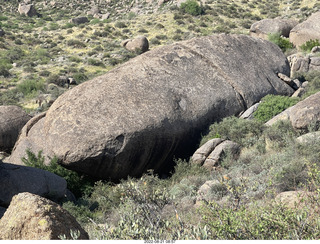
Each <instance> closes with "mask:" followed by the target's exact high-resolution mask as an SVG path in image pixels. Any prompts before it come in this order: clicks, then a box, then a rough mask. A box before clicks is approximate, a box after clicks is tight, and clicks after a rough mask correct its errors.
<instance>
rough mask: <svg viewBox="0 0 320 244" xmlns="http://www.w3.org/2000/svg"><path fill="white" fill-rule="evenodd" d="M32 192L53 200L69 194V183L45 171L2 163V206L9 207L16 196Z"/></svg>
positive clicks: (0, 192)
mask: <svg viewBox="0 0 320 244" xmlns="http://www.w3.org/2000/svg"><path fill="white" fill-rule="evenodd" d="M21 192H30V193H34V194H37V195H39V196H43V197H47V198H50V199H53V200H57V201H58V200H61V199H63V198H64V197H65V196H66V193H67V182H66V180H65V179H63V178H62V177H60V176H57V175H55V174H53V173H50V172H48V171H45V170H41V169H37V168H32V167H27V166H21V165H13V164H7V163H3V162H0V206H3V207H8V206H9V204H10V202H11V199H12V197H13V196H14V195H16V194H18V193H21Z"/></svg>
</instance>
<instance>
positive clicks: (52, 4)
mask: <svg viewBox="0 0 320 244" xmlns="http://www.w3.org/2000/svg"><path fill="white" fill-rule="evenodd" d="M181 2H183V1H172V0H171V1H144V0H143V1H142V0H141V1H78V0H77V1H76V0H75V1H68V2H66V1H59V0H57V1H32V2H31V1H22V2H19V1H4V3H3V4H2V5H1V8H2V12H1V13H2V15H1V16H0V27H1V30H2V32H1V33H3V34H0V35H1V37H0V50H1V53H0V55H1V57H2V61H1V64H0V77H1V78H0V91H1V99H0V104H19V105H22V106H23V107H24V108H25V109H27V110H28V111H34V110H37V111H43V110H46V109H47V108H48V106H50V104H52V102H53V101H54V100H55V99H56V98H57V97H58V96H59V95H60V94H62V93H63V92H64V91H65V90H66V88H67V87H68V86H69V83H71V84H70V85H71V86H74V85H75V84H79V83H81V82H83V81H85V80H88V79H91V78H93V77H95V76H97V75H100V74H103V73H105V72H107V71H108V70H110V69H112V68H113V67H115V66H116V65H118V64H119V63H123V62H125V61H127V60H128V59H130V58H132V57H134V56H135V55H136V53H135V52H131V51H128V50H126V49H124V48H123V46H122V44H123V41H124V40H127V39H134V38H136V37H137V36H141V35H143V36H145V37H147V39H148V40H149V47H150V49H153V48H155V47H157V46H159V45H167V44H170V43H173V42H175V41H180V40H186V39H190V38H193V37H197V36H204V35H210V34H213V33H221V32H223V33H248V31H249V28H250V26H251V24H253V23H254V22H256V21H258V20H260V19H265V18H274V17H277V16H283V17H290V18H291V17H292V18H296V19H297V20H298V21H302V20H304V19H305V18H306V17H307V16H309V15H310V14H311V13H312V12H315V11H317V9H319V3H317V1H292V2H290V3H289V2H287V1H279V0H276V1H223V0H221V1H203V2H202V7H201V12H200V15H197V16H193V15H190V14H186V13H184V12H183V11H181V9H179V7H178V6H180V4H181ZM23 3H25V6H30V4H32V6H33V7H32V10H30V7H24V8H22V7H21V8H20V9H19V4H20V5H21V4H23ZM28 4H29V5H28ZM18 9H19V10H20V12H19V11H18ZM23 11H29V12H27V13H25V12H23ZM20 13H21V14H20ZM29 15H30V16H32V17H29ZM78 17H85V18H83V19H82V20H81V18H79V19H76V18H78ZM82 21H84V22H82Z"/></svg>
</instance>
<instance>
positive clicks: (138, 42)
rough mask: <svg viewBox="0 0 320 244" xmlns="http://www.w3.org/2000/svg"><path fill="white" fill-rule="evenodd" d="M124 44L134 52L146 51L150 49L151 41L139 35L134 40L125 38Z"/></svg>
mask: <svg viewBox="0 0 320 244" xmlns="http://www.w3.org/2000/svg"><path fill="white" fill-rule="evenodd" d="M122 45H123V46H124V47H125V48H126V49H128V50H129V51H132V52H137V53H144V52H146V51H148V50H149V41H148V39H147V38H146V37H145V36H139V37H137V38H135V39H133V40H125V41H124V42H123V43H122Z"/></svg>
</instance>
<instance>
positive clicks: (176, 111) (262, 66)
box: [9, 34, 294, 180]
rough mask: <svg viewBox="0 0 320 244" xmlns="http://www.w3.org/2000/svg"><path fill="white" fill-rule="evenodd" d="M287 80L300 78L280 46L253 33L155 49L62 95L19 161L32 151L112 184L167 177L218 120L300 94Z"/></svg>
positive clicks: (21, 148)
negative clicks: (149, 175) (148, 175)
mask: <svg viewBox="0 0 320 244" xmlns="http://www.w3.org/2000/svg"><path fill="white" fill-rule="evenodd" d="M278 73H283V74H285V75H287V76H289V75H290V67H289V64H288V61H287V59H286V57H285V56H284V55H283V53H282V52H281V50H280V48H279V47H278V46H276V45H274V44H272V43H270V42H268V41H264V40H262V39H257V38H253V37H249V36H246V35H226V34H220V35H213V36H208V37H202V38H195V39H192V40H188V41H184V42H179V43H175V44H172V45H168V46H164V47H160V48H157V49H153V50H151V51H149V52H146V53H144V54H142V55H139V56H137V57H136V58H134V59H131V60H130V61H128V62H126V63H124V64H122V65H120V66H118V67H117V68H115V69H113V70H111V71H110V72H108V73H107V74H105V75H102V76H100V77H97V78H95V79H93V80H91V81H87V82H84V83H82V84H80V85H79V86H77V87H75V88H73V89H71V90H69V91H68V92H66V93H64V94H63V95H61V96H60V97H59V98H58V99H57V100H56V101H55V102H54V104H53V105H52V106H51V107H50V109H49V110H48V112H47V113H46V114H42V115H40V116H38V117H36V118H33V120H32V121H30V123H28V125H26V126H25V128H24V129H23V131H22V133H21V136H20V138H19V141H18V143H17V144H16V146H15V149H14V151H13V153H12V155H11V157H10V159H9V160H10V162H12V163H15V164H19V163H21V162H20V158H21V157H22V156H24V155H25V150H26V149H27V148H28V147H29V148H31V149H32V151H34V152H38V151H39V150H43V153H44V155H48V156H53V155H56V156H57V158H58V159H59V161H60V162H61V163H62V164H63V165H65V166H66V167H68V168H70V169H73V170H76V171H79V172H83V173H86V174H89V175H92V176H94V177H98V178H103V179H113V180H118V179H121V178H125V177H127V176H128V175H131V176H139V175H141V174H142V173H143V172H145V171H146V170H147V169H154V170H155V172H162V171H165V170H167V169H168V167H171V166H172V158H173V157H176V158H179V157H182V158H184V157H189V156H190V154H189V153H190V152H193V151H195V149H196V145H197V143H198V141H199V139H200V138H199V137H200V135H201V132H202V131H204V130H205V129H206V128H208V126H209V125H210V124H212V123H213V122H215V121H217V120H219V119H222V118H224V117H227V116H230V115H237V114H240V113H241V112H243V111H245V110H246V109H247V108H248V107H250V106H251V105H253V104H254V103H256V102H258V101H259V100H260V99H261V98H262V97H264V96H265V95H267V94H281V95H291V94H292V93H293V92H294V91H293V89H292V88H291V87H289V86H288V85H287V84H285V83H284V82H283V81H282V80H281V79H279V77H278V76H277V74H278ZM170 170H171V168H170Z"/></svg>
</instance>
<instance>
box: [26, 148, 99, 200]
mask: <svg viewBox="0 0 320 244" xmlns="http://www.w3.org/2000/svg"><path fill="white" fill-rule="evenodd" d="M26 154H27V157H23V158H22V162H23V163H24V164H25V165H26V166H29V167H34V168H38V169H43V170H46V171H49V172H51V173H54V174H56V175H59V176H61V177H63V178H64V179H65V180H66V181H67V187H68V189H69V190H70V191H71V192H72V193H73V194H74V195H75V196H76V197H77V198H78V197H81V196H84V195H88V194H89V193H90V192H91V190H92V186H93V181H92V179H90V178H89V177H87V176H85V175H81V174H79V173H77V172H74V171H71V170H68V169H66V168H64V167H62V166H61V165H60V164H58V160H57V158H55V157H54V158H52V159H51V160H50V163H49V164H48V165H46V164H45V157H44V156H43V155H42V151H39V152H38V155H36V154H34V153H33V152H32V151H31V150H29V149H27V150H26Z"/></svg>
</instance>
